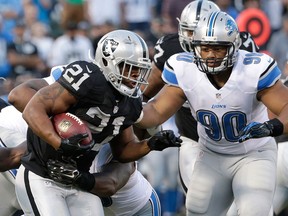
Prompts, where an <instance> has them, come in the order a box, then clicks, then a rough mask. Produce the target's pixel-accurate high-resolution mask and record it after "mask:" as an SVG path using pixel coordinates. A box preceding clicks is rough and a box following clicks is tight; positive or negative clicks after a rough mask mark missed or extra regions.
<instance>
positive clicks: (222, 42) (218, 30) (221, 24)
mask: <svg viewBox="0 0 288 216" xmlns="http://www.w3.org/2000/svg"><path fill="white" fill-rule="evenodd" d="M203 46H204V49H205V46H208V47H210V49H212V50H214V52H215V53H216V55H217V56H216V57H215V56H214V57H213V59H211V58H207V57H204V56H203V53H202V50H201V49H203ZM239 46H240V36H239V30H238V27H237V24H236V22H235V20H234V19H233V18H232V17H231V16H229V15H228V14H227V13H225V12H212V13H211V14H209V15H206V16H204V17H202V18H201V19H200V21H199V22H198V25H197V28H196V31H195V32H194V35H193V41H192V47H193V53H194V62H195V63H196V64H197V66H198V69H199V70H200V71H202V72H204V73H208V74H218V73H220V72H223V71H226V70H227V69H228V68H231V67H232V66H233V65H234V63H235V61H236V59H237V55H238V50H239ZM217 49H218V51H217ZM215 50H216V51H215ZM220 50H222V55H223V56H220V57H219V53H220ZM212 60H213V61H214V65H213V64H212V63H211V62H212Z"/></svg>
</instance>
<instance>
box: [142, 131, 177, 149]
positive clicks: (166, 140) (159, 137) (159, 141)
mask: <svg viewBox="0 0 288 216" xmlns="http://www.w3.org/2000/svg"><path fill="white" fill-rule="evenodd" d="M181 143H182V140H181V139H180V138H179V137H176V136H175V134H174V132H173V131H172V130H163V131H159V132H157V133H156V134H155V135H154V136H152V137H151V138H150V139H149V140H148V142H147V144H148V146H149V148H150V149H151V150H156V151H162V150H163V149H165V148H169V147H180V146H181V145H180V144H181Z"/></svg>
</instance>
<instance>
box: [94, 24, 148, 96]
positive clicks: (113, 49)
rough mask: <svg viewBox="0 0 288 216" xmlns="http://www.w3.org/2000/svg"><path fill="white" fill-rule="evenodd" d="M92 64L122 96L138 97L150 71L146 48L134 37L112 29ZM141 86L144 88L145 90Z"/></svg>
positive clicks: (100, 44) (141, 41)
mask: <svg viewBox="0 0 288 216" xmlns="http://www.w3.org/2000/svg"><path fill="white" fill-rule="evenodd" d="M94 63H95V64H97V65H98V66H99V67H100V68H101V69H102V71H103V74H104V76H105V77H106V79H107V80H108V81H109V82H110V83H111V84H112V85H113V87H114V88H116V89H117V90H118V91H119V92H120V93H121V94H123V95H127V96H129V97H134V98H137V97H140V96H141V94H142V93H143V92H141V90H140V87H141V86H142V85H144V86H145V87H147V85H148V82H147V79H148V76H149V74H150V71H151V61H150V59H149V52H148V47H147V45H146V43H145V42H144V40H143V39H142V38H141V37H140V36H139V35H137V34H135V33H134V32H131V31H127V30H115V31H112V32H109V33H108V34H106V35H104V36H103V37H102V38H101V39H100V41H99V43H98V46H97V49H96V55H95V60H94ZM145 87H144V89H146V88H145Z"/></svg>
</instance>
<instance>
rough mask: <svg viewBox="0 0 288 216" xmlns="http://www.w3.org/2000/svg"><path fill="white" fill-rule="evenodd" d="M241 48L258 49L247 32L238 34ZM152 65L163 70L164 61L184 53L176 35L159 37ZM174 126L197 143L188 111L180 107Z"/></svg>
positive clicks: (192, 121) (193, 125)
mask: <svg viewBox="0 0 288 216" xmlns="http://www.w3.org/2000/svg"><path fill="white" fill-rule="evenodd" d="M240 39H241V46H240V49H244V50H247V51H249V52H258V51H259V47H258V46H257V45H256V43H255V42H254V40H253V38H252V36H251V34H250V33H248V32H240ZM154 51H155V55H154V59H153V60H154V63H155V65H156V66H157V68H158V69H159V70H161V71H162V70H163V68H164V64H165V62H166V60H167V59H168V58H169V57H170V56H172V55H174V54H176V53H180V52H184V51H183V49H182V47H181V45H180V41H179V35H178V33H174V34H169V35H166V36H163V37H161V38H160V39H159V40H158V41H157V43H156V45H155V47H154ZM175 122H176V126H177V128H178V130H179V134H180V135H182V136H186V137H188V138H190V139H193V140H195V141H198V138H199V137H198V134H197V121H196V120H195V119H194V118H193V117H192V115H191V112H190V109H189V108H185V107H182V108H181V109H180V110H179V111H178V112H177V113H176V115H175Z"/></svg>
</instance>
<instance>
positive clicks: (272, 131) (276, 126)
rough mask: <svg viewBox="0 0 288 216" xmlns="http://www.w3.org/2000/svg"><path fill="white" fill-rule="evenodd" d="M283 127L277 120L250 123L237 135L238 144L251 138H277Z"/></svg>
mask: <svg viewBox="0 0 288 216" xmlns="http://www.w3.org/2000/svg"><path fill="white" fill-rule="evenodd" d="M283 130H284V126H283V124H282V122H280V121H279V120H278V119H277V118H275V119H272V120H270V121H266V122H264V123H259V122H251V123H249V124H248V125H246V127H244V128H243V129H242V130H241V131H240V133H239V136H240V137H239V139H238V141H239V142H244V141H245V140H248V139H251V138H262V137H267V136H279V135H281V134H282V133H283Z"/></svg>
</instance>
